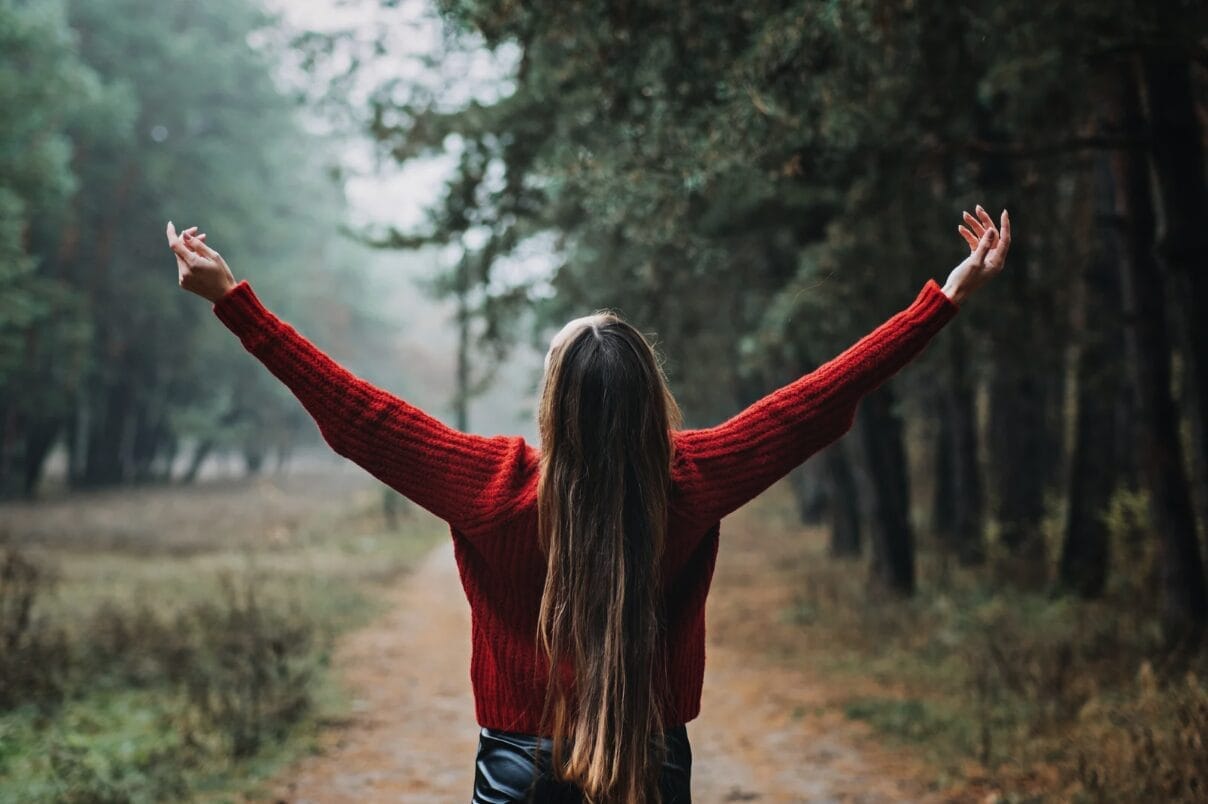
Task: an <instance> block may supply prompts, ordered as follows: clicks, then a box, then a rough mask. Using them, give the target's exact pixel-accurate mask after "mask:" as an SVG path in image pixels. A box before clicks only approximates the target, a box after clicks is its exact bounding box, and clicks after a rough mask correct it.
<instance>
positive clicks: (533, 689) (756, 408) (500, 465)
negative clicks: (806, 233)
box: [213, 279, 958, 734]
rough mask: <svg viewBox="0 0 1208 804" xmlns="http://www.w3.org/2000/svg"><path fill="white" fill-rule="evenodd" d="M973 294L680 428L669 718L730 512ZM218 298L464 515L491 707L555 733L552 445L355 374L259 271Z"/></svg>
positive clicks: (669, 585) (374, 442)
mask: <svg viewBox="0 0 1208 804" xmlns="http://www.w3.org/2000/svg"><path fill="white" fill-rule="evenodd" d="M957 310H958V307H957V305H956V304H955V303H954V302H953V301H952V300H951V299H949V298H948V296H947V295H946V294H945V293H944V292H943V291H942V290H941V289H940V287H939V285H938V284H937V283H936V282H935V280H933V279H932V280H928V281H927V283H926V285H925V286H924V287H923V288H922V290H920V291H919V294H918V296H917V297H916V298H915V300H914V301H913V302H912V303H911V304H910V306H908V307H907V308H905V309H904V310H902V311H900V312H898V313H896V314H895V315H893V316H892V317H891V318H889V319H888V320H887V321H885V322H884V323H883V324H881V325H880V326H878V327H877V328H876V329H874V330H873V331H872V332H870V333H869V334H868V335H866V336H864V337H863V338H861V339H860V340H859V341H858V342H857V343H855V344H854V345H853V346H851V347H850V348H848V349H847V350H846V351H844V352H843V353H842V354H840V355H839V356H838V357H835V358H834V359H832V360H831V361H829V362H827V363H825V364H823V365H822V366H820V367H819V368H817V369H816V370H814V371H812V372H809V373H808V374H805V375H803V376H801V377H800V378H798V379H796V380H794V381H793V382H791V383H789V384H787V385H785V386H783V387H781V388H779V389H777V390H775V391H773V392H771V393H770V394H768V395H767V396H765V397H763V398H762V399H760V400H758V401H756V402H754V403H753V404H751V405H750V406H749V407H747V408H746V409H745V410H743V411H742V412H740V413H738V414H737V415H735V416H733V417H732V418H730V419H728V420H726V421H725V422H723V423H721V424H719V425H717V426H715V427H710V428H706V429H700V430H686V429H685V430H677V431H675V433H674V445H675V457H674V461H673V466H672V493H671V499H670V507H669V511H668V533H667V544H666V550H665V555H664V559H663V566H662V580H663V589H664V591H665V598H666V599H665V603H666V615H667V625H668V651H669V656H668V658H669V670H670V673H669V675H670V679H671V685H672V686H673V689H671V690H670V691H669V696H670V697H669V700H670V701H671V711H669V712H665V713H664V715H665V723H666V724H667V726H668V727H671V726H674V725H678V724H682V723H687V722H688V721H690V720H692V719H693V718H695V717H696V716H697V714H698V713H699V712H700V696H701V684H702V681H703V680H704V670H705V596H706V594H707V593H708V591H709V584H710V581H711V580H712V577H713V567H714V562H715V559H716V557H717V545H718V536H719V530H720V520H721V519H722V517H724V516H726V515H727V514H729V513H731V512H732V511H734V510H735V509H737V508H738V507H739V506H741V505H743V504H744V503H746V502H747V501H749V500H750V499H752V498H753V497H755V496H756V495H758V494H759V493H760V492H762V491H763V490H764V489H766V488H768V487H769V486H771V485H772V484H773V483H774V482H775V481H777V480H778V479H780V478H782V477H784V475H785V474H786V473H788V472H789V470H791V469H793V468H794V467H796V466H797V465H799V464H800V463H802V462H803V461H805V459H806V458H808V457H809V456H810V455H812V454H813V453H815V452H816V451H818V450H819V449H821V448H822V447H824V446H826V445H827V444H829V443H831V442H832V441H834V440H836V439H837V438H839V436H841V435H843V434H844V433H845V432H847V430H848V429H849V428H850V427H851V425H852V422H853V419H854V417H855V413H856V406H857V404H858V403H859V401H860V399H861V398H862V397H863V396H864V395H865V394H867V393H869V392H870V391H872V390H873V389H875V388H876V387H877V386H879V385H880V384H881V383H883V382H884V381H885V380H887V379H888V378H889V377H890V376H892V375H893V374H894V373H896V372H897V371H898V370H899V369H900V368H902V367H903V366H904V365H905V364H906V363H908V362H909V361H910V360H911V359H912V358H914V357H915V356H916V355H917V354H919V353H920V352H921V351H922V350H923V349H924V348H925V347H926V346H927V344H928V342H929V341H930V340H931V338H932V336H934V335H935V333H936V332H938V331H939V330H940V329H941V328H942V327H943V326H944V324H945V323H947V322H948V321H949V320H950V319H951V318H952V317H953V316H954V315H956V313H957ZM213 311H214V314H215V315H217V316H218V318H219V319H220V320H221V321H222V322H223V324H225V325H226V326H227V328H229V329H230V330H231V331H232V332H234V333H235V335H237V336H238V337H239V339H240V341H241V342H242V344H243V346H244V348H245V349H246V350H247V351H249V352H251V353H252V354H253V355H254V356H255V357H256V358H257V359H259V360H260V362H262V363H263V364H264V365H265V366H266V367H267V368H268V370H269V371H270V372H272V373H273V374H274V375H275V376H276V377H277V378H278V379H280V380H281V381H282V382H283V383H285V385H286V386H288V387H289V389H290V390H291V391H292V392H293V394H294V395H295V396H296V397H297V398H298V400H299V401H300V402H301V403H302V405H303V406H304V407H305V408H306V410H307V412H309V413H310V415H311V416H312V417H313V418H314V420H315V422H316V423H317V425H318V427H319V431H320V433H321V434H322V436H323V438H324V439H325V440H326V441H327V443H328V444H329V445H330V446H331V448H332V449H334V450H335V451H336V452H337V453H338V454H340V455H342V456H344V457H346V458H348V459H349V460H351V461H354V462H355V463H357V464H358V465H359V466H361V467H362V468H364V469H365V470H366V471H368V472H369V473H370V474H372V475H373V476H374V477H376V478H378V479H379V480H381V481H382V482H383V483H385V484H387V485H388V486H390V487H391V488H393V489H395V490H397V491H398V492H399V493H400V494H402V495H404V496H405V497H407V498H409V499H410V500H412V501H414V502H415V503H417V504H418V505H420V506H422V507H424V508H426V509H427V510H428V511H431V512H432V513H433V514H435V515H436V516H437V517H439V518H441V519H443V520H445V521H446V522H447V523H448V524H449V529H450V533H451V534H452V538H453V546H454V552H455V555H456V558H457V566H458V569H459V572H460V575H461V582H462V587H463V589H464V591H465V594H466V598H467V599H468V600H469V603H470V611H471V621H472V629H471V639H472V659H471V662H470V680H471V683H472V686H473V690H474V703H475V713H476V715H477V718H478V723H479V724H480V725H482V726H488V727H490V728H494V729H500V730H504V731H519V732H526V733H529V734H537V733H539V732H540V724H539V722H538V720H539V717H540V714H541V704H542V702H543V700H544V695H545V682H546V675H545V672H544V671H543V670H542V668H543V667H544V665H545V662H544V660H543V658H541V657H539V656H538V654H537V650H536V641H535V635H536V629H537V613H538V609H539V604H540V601H541V591H542V587H543V584H544V580H545V567H546V564H545V559H544V556H543V555H542V553H541V550H540V549H539V547H538V545H537V537H536V534H537V505H536V502H537V475H538V468H539V464H538V457H539V454H540V453H539V452H538V450H537V449H536V448H535V447H534V446H533V445H530V444H528V443H526V442H525V439H524V438H523V437H521V436H508V435H495V436H490V437H487V436H481V435H473V434H470V433H463V432H460V431H458V430H456V429H454V428H451V427H448V426H447V425H445V424H443V423H442V422H440V421H439V420H437V419H436V418H434V417H432V416H430V415H428V414H427V413H425V412H424V411H422V410H420V409H419V408H417V407H415V406H414V405H411V404H409V403H407V402H406V401H404V400H402V399H400V398H399V397H397V396H394V395H393V394H391V393H390V392H388V391H386V390H384V389H382V388H379V387H377V386H376V385H374V384H373V383H371V382H369V381H368V380H366V379H363V378H361V377H359V376H357V375H355V374H353V373H352V372H350V371H348V370H347V369H345V368H343V367H342V366H340V365H339V364H338V363H336V362H335V361H334V360H332V359H331V358H330V357H328V356H327V355H326V354H325V353H324V352H322V351H321V350H320V349H319V348H318V347H317V346H315V345H314V344H313V343H311V342H310V341H309V340H307V339H306V338H305V337H303V336H302V335H301V334H299V333H298V331H297V330H296V329H294V327H293V326H291V325H290V324H288V323H286V322H285V321H283V320H281V319H280V318H278V317H277V316H276V315H274V314H273V313H272V312H270V311H269V310H268V309H266V308H265V306H264V305H263V304H262V303H261V302H260V300H259V299H258V298H257V297H256V294H255V293H253V292H252V288H251V285H249V284H248V282H247V280H246V279H245V280H243V281H241V282H239V283H238V284H237V285H236V286H235V287H234V288H232V289H231V290H229V291H228V292H227V293H226V294H225V295H224V296H223V297H222V298H220V299H219V300H218V301H217V302H216V303H215V304H214V306H213ZM415 660H416V661H423V657H422V656H417V657H415Z"/></svg>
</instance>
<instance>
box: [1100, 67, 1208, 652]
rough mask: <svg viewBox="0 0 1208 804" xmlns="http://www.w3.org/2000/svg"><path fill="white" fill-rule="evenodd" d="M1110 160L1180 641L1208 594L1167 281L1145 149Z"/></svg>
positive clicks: (1131, 93)
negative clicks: (1183, 439)
mask: <svg viewBox="0 0 1208 804" xmlns="http://www.w3.org/2000/svg"><path fill="white" fill-rule="evenodd" d="M1138 83H1139V82H1138V80H1137V78H1136V76H1135V75H1133V74H1132V71H1131V70H1125V71H1124V72H1123V75H1122V80H1121V81H1119V82H1118V91H1119V98H1118V102H1119V109H1118V113H1119V118H1120V121H1119V122H1120V126H1121V128H1122V129H1123V131H1124V133H1125V134H1136V135H1138V136H1139V135H1140V134H1142V133H1144V130H1145V126H1144V120H1143V117H1142V112H1141V104H1140V97H1139V86H1138ZM1112 161H1113V170H1114V172H1115V178H1116V186H1117V187H1118V188H1119V189H1120V196H1119V202H1120V203H1119V208H1118V210H1117V212H1118V219H1119V220H1120V222H1121V227H1122V233H1123V239H1124V243H1125V258H1124V260H1123V261H1122V267H1123V268H1124V274H1123V277H1122V282H1123V285H1124V288H1125V303H1126V305H1127V308H1128V309H1127V313H1126V318H1127V319H1128V320H1130V321H1131V322H1132V327H1131V328H1130V330H1129V335H1130V337H1131V339H1132V341H1133V348H1134V350H1135V355H1136V359H1135V360H1133V361H1132V364H1133V368H1134V370H1135V380H1136V384H1137V388H1138V399H1139V407H1140V413H1141V417H1140V418H1141V427H1140V428H1139V433H1138V435H1139V436H1140V438H1141V443H1140V444H1139V445H1138V447H1139V451H1140V453H1141V455H1142V462H1141V465H1142V472H1143V474H1144V477H1145V483H1146V486H1147V488H1148V490H1149V495H1150V508H1151V512H1152V516H1153V524H1154V527H1155V528H1156V530H1157V534H1158V547H1159V551H1158V552H1159V561H1160V574H1161V584H1162V589H1161V590H1160V591H1161V599H1162V620H1163V624H1164V626H1165V628H1166V633H1167V636H1168V637H1169V638H1171V639H1175V640H1177V639H1182V638H1184V637H1187V636H1188V635H1189V634H1193V633H1198V632H1200V630H1201V628H1202V626H1203V625H1204V623H1205V621H1206V620H1208V597H1206V595H1205V587H1204V566H1203V563H1202V561H1201V558H1200V547H1199V539H1198V536H1197V535H1196V523H1195V515H1194V512H1193V509H1192V502H1191V492H1190V488H1189V485H1188V481H1187V474H1186V470H1185V468H1184V467H1185V464H1184V461H1183V453H1182V445H1181V444H1180V442H1179V434H1178V425H1179V419H1178V409H1177V408H1176V406H1175V403H1174V398H1173V396H1172V394H1171V390H1170V372H1171V357H1170V340H1169V335H1168V330H1167V317H1166V298H1165V284H1164V283H1165V278H1164V277H1163V275H1162V272H1161V270H1160V266H1159V265H1158V262H1157V258H1156V256H1155V254H1154V225H1155V216H1154V209H1153V199H1152V197H1151V195H1150V184H1149V173H1148V165H1147V162H1146V153H1145V152H1144V151H1143V150H1141V149H1139V148H1131V149H1126V150H1122V151H1120V152H1117V153H1116V154H1115V155H1114V156H1113V158H1112Z"/></svg>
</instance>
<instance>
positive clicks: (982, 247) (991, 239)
mask: <svg viewBox="0 0 1208 804" xmlns="http://www.w3.org/2000/svg"><path fill="white" fill-rule="evenodd" d="M997 239H998V230H997V229H994V228H993V227H991V228H989V229H986V230H985V231H984V232H983V233H982V236H981V239H980V240H978V241H977V248H976V249H974V250H973V259H974V261H975V262H977V263H978V264H981V263H984V262H985V259H986V254H987V252H989V251H990V249H991V248H992V247H993V246H994V243H995V241H997Z"/></svg>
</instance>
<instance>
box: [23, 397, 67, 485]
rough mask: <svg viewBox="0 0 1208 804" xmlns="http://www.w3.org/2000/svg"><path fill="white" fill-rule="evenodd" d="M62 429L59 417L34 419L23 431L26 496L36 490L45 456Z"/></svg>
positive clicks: (44, 464)
mask: <svg viewBox="0 0 1208 804" xmlns="http://www.w3.org/2000/svg"><path fill="white" fill-rule="evenodd" d="M62 430H63V420H62V419H61V418H59V417H53V418H46V419H36V420H34V421H32V422H30V425H29V427H28V429H27V430H26V431H25V466H24V477H23V480H24V488H23V489H22V491H23V493H24V494H25V496H26V497H29V498H32V497H34V495H35V494H36V492H37V490H38V482H39V481H40V480H41V479H42V469H43V467H45V466H46V457H47V456H48V455H49V454H50V450H51V448H52V447H53V446H54V445H55V439H57V438H58V437H59V433H60V432H62Z"/></svg>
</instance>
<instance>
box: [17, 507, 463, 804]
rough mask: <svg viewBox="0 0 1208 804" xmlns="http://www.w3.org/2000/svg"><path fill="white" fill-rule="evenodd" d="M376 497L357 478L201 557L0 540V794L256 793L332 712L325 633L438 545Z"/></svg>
mask: <svg viewBox="0 0 1208 804" xmlns="http://www.w3.org/2000/svg"><path fill="white" fill-rule="evenodd" d="M311 493H313V492H311ZM380 495H381V491H380V489H379V488H378V487H377V486H375V485H370V484H362V487H361V488H360V489H359V490H357V491H355V492H354V493H348V494H341V495H335V494H333V495H332V496H333V502H332V504H331V505H330V506H326V507H323V508H322V509H321V510H318V511H316V512H315V513H313V514H309V515H307V516H306V517H304V518H302V520H301V521H299V522H297V523H295V524H294V526H293V527H281V528H278V527H275V526H274V527H271V528H268V529H265V528H262V527H260V526H261V525H263V523H260V524H258V526H257V529H254V530H253V531H252V532H246V533H239V532H234V531H231V530H224V531H221V532H216V533H215V534H214V536H213V539H212V541H211V543H210V544H209V549H206V545H204V544H199V542H198V541H197V540H196V539H193V540H191V541H190V544H189V548H188V549H187V550H178V549H174V548H172V547H171V546H170V545H171V543H172V541H173V540H172V539H171V538H167V539H165V540H164V542H163V543H160V542H158V541H157V540H155V539H153V538H142V540H141V542H140V543H137V544H134V543H130V542H120V543H112V544H109V545H108V546H107V547H99V548H97V549H88V547H87V544H88V541H87V537H86V533H83V534H81V533H70V534H64V538H63V539H62V540H61V541H56V540H54V539H40V540H39V543H38V544H36V545H31V544H28V543H26V544H22V545H21V546H20V548H19V549H11V550H10V551H9V552H8V553H7V560H8V562H9V563H8V564H7V565H4V560H5V551H4V550H3V548H0V565H4V566H8V567H9V571H8V573H7V574H5V572H4V571H3V569H2V568H0V621H2V622H0V634H6V633H7V634H12V633H16V634H18V636H17V638H15V639H10V641H9V644H10V645H12V646H14V647H11V648H10V649H9V651H8V653H9V656H8V659H4V658H3V657H0V701H3V700H4V697H5V696H4V690H5V689H9V690H10V691H12V692H14V694H12V695H9V696H8V699H9V700H8V705H7V706H4V707H2V708H0V802H38V801H68V802H70V801H79V802H85V801H87V802H141V801H148V802H151V801H165V800H195V801H239V800H244V799H245V798H246V797H248V796H256V795H264V794H265V790H264V789H263V788H264V784H265V782H266V780H268V779H270V778H271V777H272V776H273V774H274V773H275V772H277V771H279V770H280V769H281V768H282V767H284V766H285V765H286V764H287V763H289V762H291V761H293V760H295V759H297V758H298V757H300V756H302V755H304V754H305V753H307V752H308V751H310V750H311V749H312V748H313V747H314V745H315V743H316V739H317V736H318V734H319V731H320V729H321V728H322V726H323V724H324V723H326V722H329V721H332V720H333V719H339V718H341V717H342V716H343V715H344V714H345V713H346V712H347V711H348V705H347V698H346V697H345V692H344V690H342V689H341V688H340V687H339V685H338V682H337V681H336V679H335V678H334V675H333V674H332V673H331V667H330V656H331V651H332V647H333V643H334V640H335V638H336V637H337V636H338V635H339V634H341V633H344V632H346V631H348V630H349V629H352V628H355V627H357V626H359V625H362V624H364V623H366V622H368V621H369V620H370V619H371V618H372V617H373V616H374V615H375V614H378V613H379V612H380V611H381V610H382V607H383V603H382V594H383V592H384V591H385V590H386V588H387V587H388V585H389V584H390V583H392V582H395V581H397V580H398V578H399V577H400V576H401V575H402V574H404V573H406V572H407V571H408V570H409V569H410V568H411V567H412V566H414V564H415V562H416V560H417V559H418V558H419V557H420V556H421V555H423V554H424V553H425V552H426V551H427V550H428V549H429V548H430V547H432V546H433V545H434V544H436V543H437V542H438V541H439V540H440V539H442V538H447V537H448V531H447V527H446V526H445V525H444V524H443V523H441V522H439V521H438V520H436V519H434V518H431V517H428V516H426V515H420V514H418V513H413V514H412V515H409V516H406V517H404V519H403V520H402V523H401V525H400V527H399V528H398V529H397V530H391V529H390V528H388V527H387V525H386V524H385V522H384V520H383V517H382V515H381V511H380V508H381V497H380ZM231 504H233V505H255V504H256V494H255V493H254V492H253V493H251V494H249V495H243V496H239V495H236V499H233V500H232V501H231ZM199 515H204V511H203V512H200V513H199ZM87 527H88V524H87V517H82V521H81V525H80V528H81V529H86V528H87ZM30 568H32V569H30ZM22 573H24V574H22ZM31 577H33V578H34V580H30V578H31ZM22 579H24V580H22ZM23 590H24V591H23ZM22 600H25V603H22ZM25 608H28V613H27V614H26V615H25V617H24V619H25V626H24V628H22V627H21V621H22V611H23V610H24V609H25ZM6 623H7V625H6ZM6 684H7V687H6V686H5V685H6Z"/></svg>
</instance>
